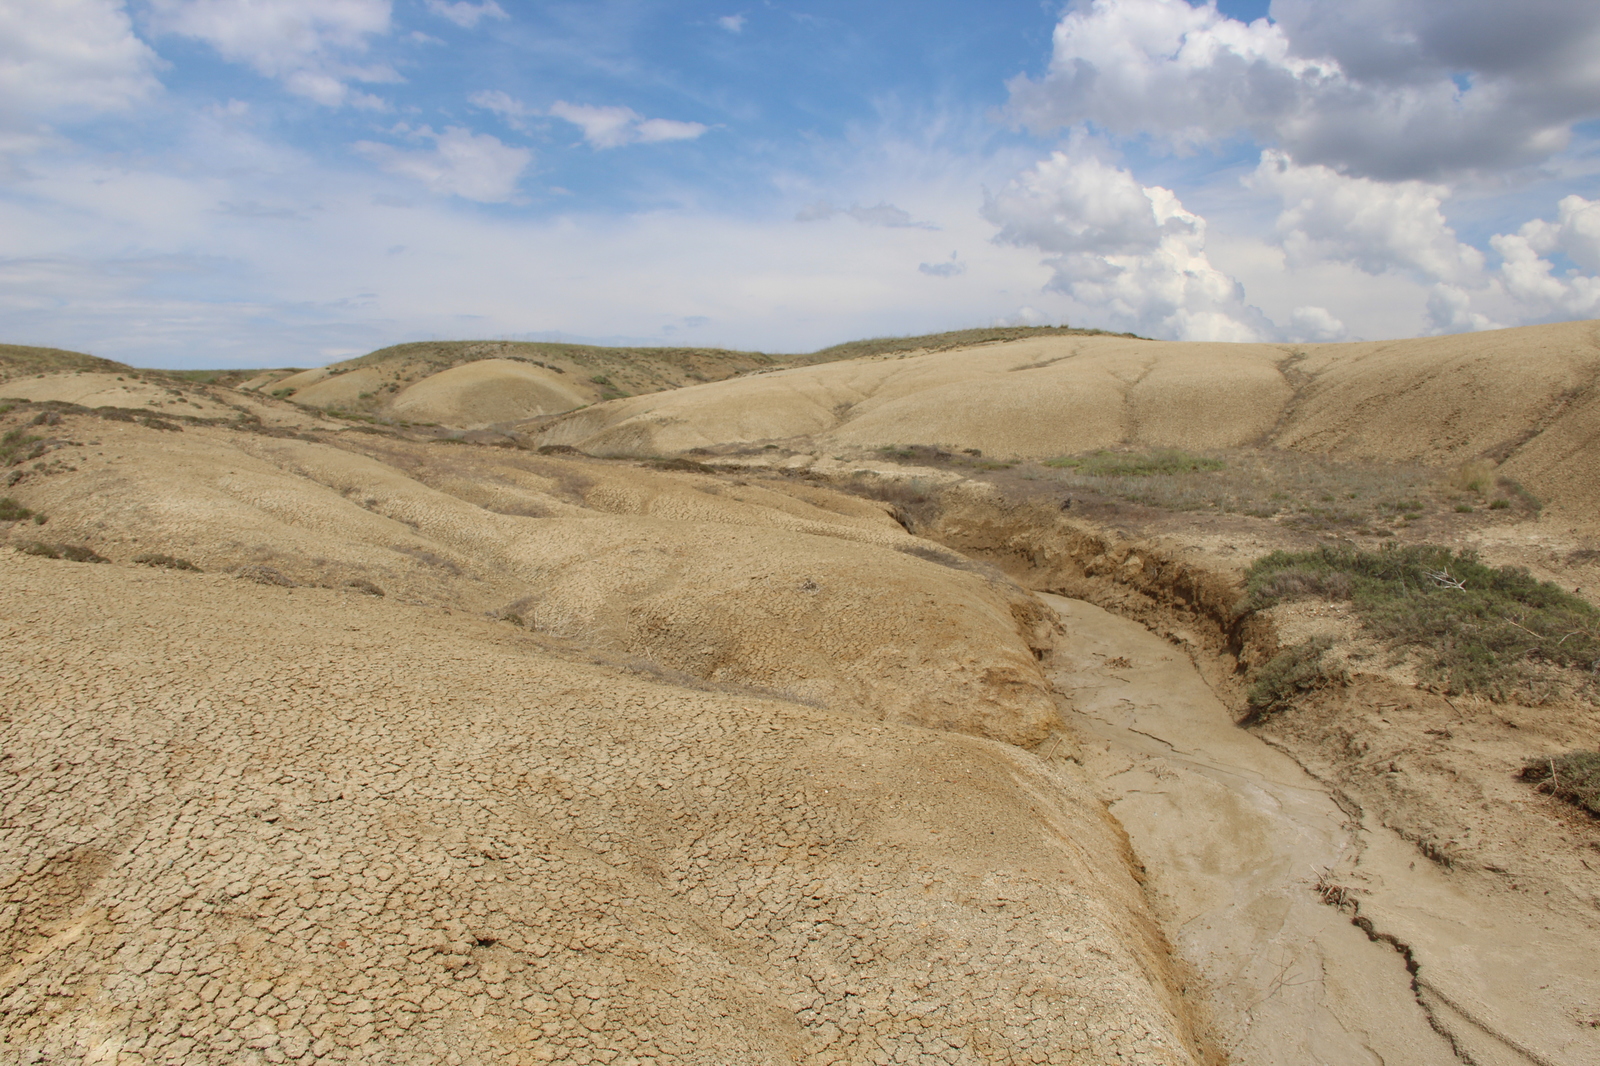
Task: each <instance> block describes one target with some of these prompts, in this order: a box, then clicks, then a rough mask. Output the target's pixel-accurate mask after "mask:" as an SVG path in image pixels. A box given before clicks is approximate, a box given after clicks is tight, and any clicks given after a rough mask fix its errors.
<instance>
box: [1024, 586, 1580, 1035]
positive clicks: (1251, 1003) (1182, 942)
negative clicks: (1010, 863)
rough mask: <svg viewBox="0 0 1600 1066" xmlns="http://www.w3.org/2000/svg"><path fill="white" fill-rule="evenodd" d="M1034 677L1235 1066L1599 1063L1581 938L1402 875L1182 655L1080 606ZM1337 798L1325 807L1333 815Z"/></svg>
mask: <svg viewBox="0 0 1600 1066" xmlns="http://www.w3.org/2000/svg"><path fill="white" fill-rule="evenodd" d="M1045 599H1046V600H1047V601H1048V602H1049V603H1050V605H1051V606H1052V607H1054V608H1055V609H1056V610H1057V612H1058V613H1059V614H1060V616H1061V619H1062V622H1063V624H1064V625H1065V626H1066V630H1067V632H1066V635H1065V637H1064V639H1063V640H1062V642H1061V650H1060V651H1058V653H1057V656H1056V660H1055V664H1054V665H1055V671H1054V681H1055V684H1056V685H1057V687H1058V690H1059V691H1060V692H1061V693H1063V694H1064V695H1065V696H1066V697H1067V698H1068V699H1069V700H1070V702H1071V703H1072V704H1073V707H1074V710H1073V713H1072V716H1071V720H1072V722H1073V724H1074V725H1075V726H1076V728H1077V729H1078V730H1079V731H1080V733H1081V734H1082V735H1083V737H1084V740H1085V743H1084V747H1083V755H1082V758H1083V760H1084V762H1085V766H1086V768H1087V769H1088V770H1089V771H1090V775H1091V777H1092V778H1094V779H1096V780H1098V781H1099V782H1101V788H1102V794H1103V796H1104V798H1105V799H1106V800H1107V801H1108V802H1109V803H1110V805H1111V809H1112V812H1113V813H1114V814H1115V815H1116V816H1117V818H1118V819H1119V820H1120V821H1121V822H1122V824H1123V826H1124V827H1125V828H1126V829H1127V832H1128V834H1129V837H1130V839H1131V842H1132V844H1133V847H1134V849H1135V851H1136V852H1137V853H1138V855H1139V856H1140V859H1141V861H1142V862H1143V863H1144V865H1145V866H1146V868H1147V870H1148V877H1149V881H1148V885H1147V887H1148V889H1149V890H1150V895H1151V897H1152V901H1153V903H1154V905H1155V907H1156V908H1157V910H1158V912H1159V913H1160V916H1161V918H1162V919H1163V921H1164V923H1165V925H1166V926H1167V929H1168V935H1169V937H1170V938H1171V940H1172V941H1173V943H1174V946H1175V948H1176V949H1177V952H1178V954H1179V955H1180V956H1181V957H1182V958H1183V959H1184V960H1185V961H1186V962H1187V963H1188V964H1189V965H1190V966H1192V967H1193V969H1194V971H1195V977H1196V979H1197V981H1198V983H1199V984H1200V985H1201V988H1202V992H1203V998H1204V999H1205V1000H1206V1001H1207V1002H1208V1004H1209V1006H1210V1009H1211V1012H1212V1019H1211V1021H1212V1026H1213V1029H1214V1032H1215V1033H1216V1036H1217V1038H1218V1040H1219V1042H1220V1043H1222V1045H1223V1046H1224V1048H1225V1049H1226V1050H1227V1052H1228V1054H1229V1057H1230V1058H1231V1059H1232V1060H1233V1061H1234V1062H1236V1063H1239V1064H1255V1063H1260V1064H1273V1063H1287V1062H1316V1063H1328V1064H1344V1063H1351V1064H1367V1063H1374V1064H1376V1063H1384V1062H1389V1063H1394V1062H1405V1063H1416V1064H1430V1063H1453V1062H1469V1063H1476V1064H1479V1066H1490V1064H1495V1066H1499V1064H1502V1063H1503V1064H1524V1063H1538V1064H1547V1063H1561V1064H1568V1063H1570V1064H1573V1066H1577V1064H1579V1063H1589V1062H1595V1061H1600V1031H1597V1030H1595V1029H1593V1028H1592V1027H1591V1028H1588V1029H1585V1028H1584V1027H1582V1026H1581V1025H1579V1024H1576V1023H1575V1022H1574V1020H1573V1018H1574V1008H1575V1007H1576V1006H1578V1005H1581V1004H1582V1003H1584V1002H1589V1003H1593V1002H1596V1001H1597V997H1600V978H1597V976H1596V970H1595V967H1594V965H1593V955H1594V948H1595V946H1596V945H1595V942H1594V937H1593V934H1592V930H1590V929H1589V928H1587V927H1586V926H1583V925H1575V924H1573V923H1572V922H1570V921H1567V922H1563V921H1559V920H1556V919H1555V918H1554V916H1553V915H1552V913H1551V912H1548V911H1545V910H1541V909H1539V908H1538V907H1537V906H1536V905H1535V904H1534V903H1532V902H1519V901H1518V900H1516V899H1515V898H1507V897H1506V896H1505V895H1504V894H1503V893H1501V894H1498V895H1496V894H1493V893H1491V892H1490V891H1489V890H1488V889H1487V888H1486V886H1485V885H1483V884H1481V883H1479V882H1477V881H1475V880H1474V879H1473V875H1472V874H1471V873H1470V872H1467V871H1459V870H1458V871H1446V870H1442V869H1440V868H1438V867H1436V866H1434V865H1433V864H1432V863H1430V862H1428V861H1426V860H1424V859H1422V858H1421V856H1420V854H1419V853H1418V851H1417V849H1416V848H1415V847H1414V846H1413V845H1412V844H1410V843H1408V842H1406V841H1404V840H1402V839H1400V838H1399V837H1398V836H1397V835H1396V834H1394V833H1393V832H1392V831H1390V830H1388V829H1385V828H1383V827H1381V826H1378V825H1375V824H1373V820H1372V819H1371V818H1370V817H1366V816H1364V815H1363V813H1362V812H1361V811H1359V810H1358V809H1356V808H1355V807H1354V806H1353V805H1352V804H1350V802H1349V801H1348V800H1347V799H1345V798H1344V797H1342V796H1340V797H1339V799H1338V801H1336V799H1335V797H1334V796H1333V795H1331V794H1330V792H1329V790H1328V789H1327V788H1325V787H1324V786H1323V785H1322V784H1321V783H1319V782H1318V781H1317V780H1316V779H1314V778H1313V777H1311V776H1310V775H1309V774H1308V773H1307V772H1306V771H1305V770H1303V769H1302V768H1301V767H1300V766H1299V765H1298V764H1297V763H1296V762H1295V761H1294V760H1292V759H1291V758H1289V757H1288V756H1287V755H1285V754H1283V753H1282V752H1280V751H1278V750H1276V749H1275V748H1273V747H1271V746H1269V745H1268V744H1267V743H1265V742H1264V741H1263V740H1261V739H1260V738H1258V737H1256V736H1254V735H1253V734H1251V733H1248V732H1246V731H1244V730H1241V729H1238V728H1237V727H1235V726H1234V724H1233V721H1232V718H1231V716H1230V715H1229V713H1228V711H1227V708H1226V707H1225V706H1224V705H1223V704H1222V703H1221V701H1220V700H1218V699H1217V698H1216V696H1215V695H1214V694H1213V693H1212V692H1211V690H1210V689H1209V688H1208V687H1207V685H1206V684H1205V683H1204V681H1203V680H1202V679H1201V677H1200V675H1199V673H1198V672H1197V671H1196V670H1195V668H1194V666H1193V665H1192V663H1191V662H1190V661H1189V658H1188V656H1187V655H1185V654H1184V652H1183V650H1182V649H1181V648H1179V647H1176V646H1174V645H1172V644H1170V643H1168V642H1167V641H1164V640H1162V639H1161V638H1160V637H1157V636H1155V635H1154V634H1152V633H1150V632H1148V631H1147V630H1145V629H1144V628H1143V627H1141V626H1139V625H1138V624H1136V623H1134V622H1131V621H1128V620H1126V619H1123V618H1119V617H1117V616H1115V615H1112V614H1110V613H1108V612H1106V611H1104V610H1102V609H1100V608H1098V607H1094V606H1092V605H1090V604H1087V603H1083V602H1081V601H1077V600H1068V599H1064V598H1061V597H1056V596H1047V597H1045ZM1341 802H1342V803H1343V806H1341Z"/></svg>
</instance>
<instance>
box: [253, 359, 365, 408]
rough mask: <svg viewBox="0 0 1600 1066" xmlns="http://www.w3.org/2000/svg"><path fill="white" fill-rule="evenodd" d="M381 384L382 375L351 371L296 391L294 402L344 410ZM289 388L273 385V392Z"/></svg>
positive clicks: (283, 385) (323, 379)
mask: <svg viewBox="0 0 1600 1066" xmlns="http://www.w3.org/2000/svg"><path fill="white" fill-rule="evenodd" d="M312 373H314V371H313V372H312ZM299 376H300V375H296V377H299ZM283 380H284V381H289V380H290V379H288V378H285V379H283ZM383 384H384V378H383V375H382V374H380V373H379V372H378V371H376V370H370V369H363V370H352V371H350V372H349V373H348V374H339V375H337V376H334V377H323V378H319V379H317V380H315V381H313V382H312V383H311V384H309V385H304V386H302V387H300V388H298V389H296V391H295V393H294V401H295V403H300V404H306V405H307V406H310V407H338V408H344V407H349V406H350V405H351V404H354V403H356V402H357V401H359V400H360V399H361V398H362V396H363V394H365V393H371V392H375V391H377V390H378V389H379V388H381V387H382V386H383ZM291 387H293V386H291V385H285V384H282V383H274V385H273V391H281V390H283V389H286V388H291Z"/></svg>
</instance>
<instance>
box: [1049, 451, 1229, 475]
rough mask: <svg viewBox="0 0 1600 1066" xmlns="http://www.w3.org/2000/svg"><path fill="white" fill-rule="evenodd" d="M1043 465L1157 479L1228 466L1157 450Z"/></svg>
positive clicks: (1082, 457) (1066, 458) (1069, 458)
mask: <svg viewBox="0 0 1600 1066" xmlns="http://www.w3.org/2000/svg"><path fill="white" fill-rule="evenodd" d="M1044 465H1045V466H1053V467H1058V468H1060V469H1063V470H1075V471H1077V472H1078V473H1080V474H1084V475H1086V476H1088V477H1154V476H1156V475H1158V474H1194V473H1198V472H1199V471H1201V470H1221V469H1222V468H1223V466H1225V465H1226V464H1224V463H1223V461H1222V460H1221V459H1208V458H1206V457H1205V456H1201V455H1190V454H1189V453H1188V452H1186V451H1183V450H1182V449H1179V448H1158V449H1156V450H1155V451H1153V452H1148V453H1139V452H1112V451H1105V450H1101V451H1098V452H1094V453H1093V454H1090V455H1077V456H1072V455H1065V456H1062V457H1061V458H1059V459H1046V460H1045V463H1044Z"/></svg>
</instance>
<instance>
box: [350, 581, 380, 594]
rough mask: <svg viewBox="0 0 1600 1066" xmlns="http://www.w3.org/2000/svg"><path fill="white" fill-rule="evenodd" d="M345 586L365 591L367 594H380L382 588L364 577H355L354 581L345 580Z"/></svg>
mask: <svg viewBox="0 0 1600 1066" xmlns="http://www.w3.org/2000/svg"><path fill="white" fill-rule="evenodd" d="M345 588H349V589H355V590H356V591H357V592H365V593H366V594H367V595H368V596H382V595H383V590H382V589H380V588H379V587H378V586H376V585H374V584H373V583H372V582H370V581H368V580H366V579H365V578H359V577H358V578H356V579H355V580H354V581H347V582H345Z"/></svg>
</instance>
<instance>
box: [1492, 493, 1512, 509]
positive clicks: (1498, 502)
mask: <svg viewBox="0 0 1600 1066" xmlns="http://www.w3.org/2000/svg"><path fill="white" fill-rule="evenodd" d="M1510 509H1511V501H1510V500H1508V499H1506V498H1505V497H1504V496H1500V497H1497V498H1496V499H1493V500H1490V501H1489V510H1491V511H1509V510H1510Z"/></svg>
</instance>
